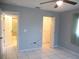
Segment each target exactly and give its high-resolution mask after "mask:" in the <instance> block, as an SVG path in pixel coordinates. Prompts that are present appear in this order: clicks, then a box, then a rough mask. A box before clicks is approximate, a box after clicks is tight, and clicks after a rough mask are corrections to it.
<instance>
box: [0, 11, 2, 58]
mask: <svg viewBox="0 0 79 59" xmlns="http://www.w3.org/2000/svg"><path fill="white" fill-rule="evenodd" d="M1 14H2V11H1V10H0V59H2V33H1V32H2V30H1Z"/></svg>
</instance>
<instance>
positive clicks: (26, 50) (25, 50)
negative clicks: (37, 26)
mask: <svg viewBox="0 0 79 59" xmlns="http://www.w3.org/2000/svg"><path fill="white" fill-rule="evenodd" d="M38 49H41V48H31V49H23V50H19V52H28V51H33V50H38Z"/></svg>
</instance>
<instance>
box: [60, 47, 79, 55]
mask: <svg viewBox="0 0 79 59" xmlns="http://www.w3.org/2000/svg"><path fill="white" fill-rule="evenodd" d="M61 48H62V49H63V50H65V51H67V52H70V53H71V54H74V55H76V56H79V53H77V52H75V51H72V50H70V49H67V48H64V47H61Z"/></svg>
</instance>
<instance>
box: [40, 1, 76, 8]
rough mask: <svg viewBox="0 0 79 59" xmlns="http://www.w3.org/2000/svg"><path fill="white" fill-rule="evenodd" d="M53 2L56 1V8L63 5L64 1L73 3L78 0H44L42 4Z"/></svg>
mask: <svg viewBox="0 0 79 59" xmlns="http://www.w3.org/2000/svg"><path fill="white" fill-rule="evenodd" d="M51 2H55V6H54V8H58V7H61V6H62V5H63V3H68V4H71V5H76V4H77V2H74V1H70V0H51V1H46V2H42V3H40V4H47V3H51Z"/></svg>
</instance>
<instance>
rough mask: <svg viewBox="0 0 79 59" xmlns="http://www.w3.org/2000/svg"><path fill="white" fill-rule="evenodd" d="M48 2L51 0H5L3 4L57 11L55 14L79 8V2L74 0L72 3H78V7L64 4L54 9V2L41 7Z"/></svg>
mask: <svg viewBox="0 0 79 59" xmlns="http://www.w3.org/2000/svg"><path fill="white" fill-rule="evenodd" d="M46 1H50V0H3V1H2V2H4V3H8V4H13V5H19V6H24V7H30V8H35V7H40V9H43V10H48V11H55V12H63V11H68V10H72V9H76V8H79V0H72V1H76V2H77V3H78V4H77V5H71V4H67V3H64V4H63V5H62V7H60V8H54V5H55V3H53V2H51V3H47V4H43V5H40V3H41V2H46Z"/></svg>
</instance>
